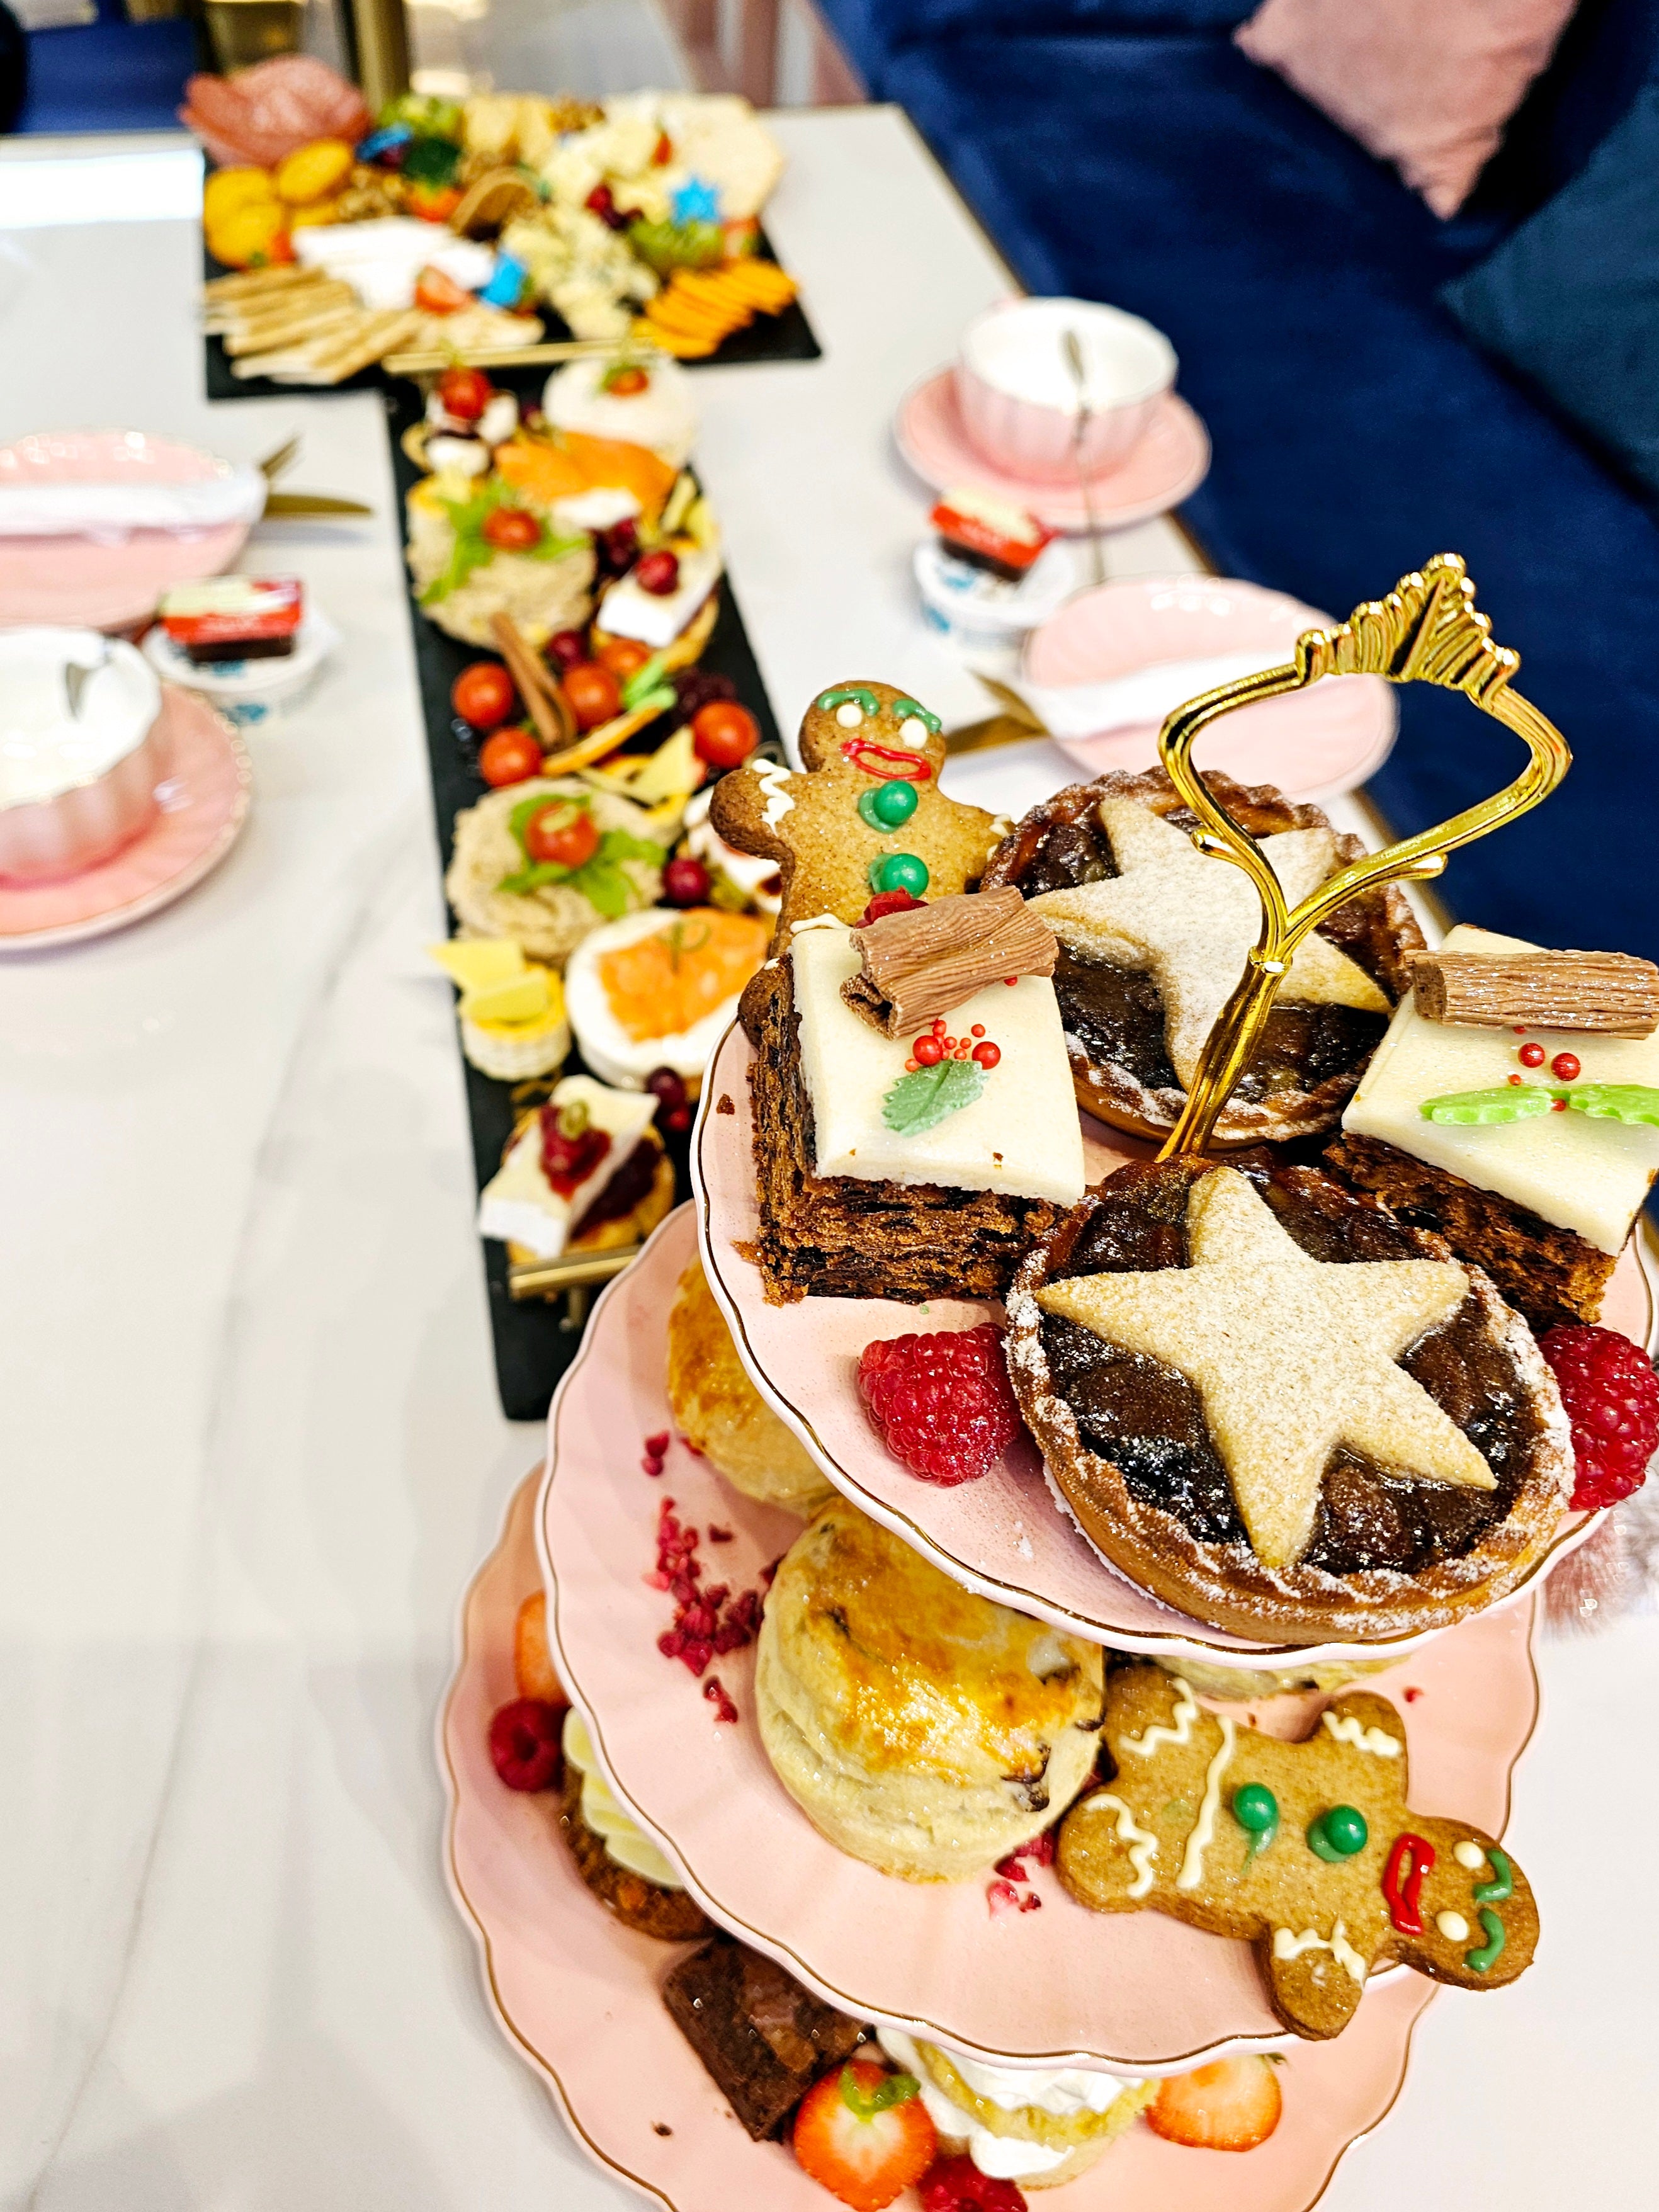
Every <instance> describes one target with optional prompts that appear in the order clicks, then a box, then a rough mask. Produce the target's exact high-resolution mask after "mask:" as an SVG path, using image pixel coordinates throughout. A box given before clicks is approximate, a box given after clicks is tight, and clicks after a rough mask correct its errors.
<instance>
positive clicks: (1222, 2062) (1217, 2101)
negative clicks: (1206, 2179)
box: [1146, 2057, 1284, 2150]
mask: <svg viewBox="0 0 1659 2212" xmlns="http://www.w3.org/2000/svg"><path fill="white" fill-rule="evenodd" d="M1283 2105H1284V2100H1283V2099H1282V2098H1281V2097H1280V2095H1279V2074H1278V2069H1276V2068H1275V2067H1274V2065H1273V2062H1272V2060H1271V2059H1267V2058H1259V2057H1249V2058H1223V2059H1219V2060H1218V2061H1217V2063H1215V2064H1214V2065H1213V2066H1200V2067H1198V2068H1197V2069H1195V2070H1194V2072H1192V2073H1191V2074H1175V2075H1170V2078H1169V2080H1168V2081H1165V2082H1164V2086H1163V2087H1162V2088H1160V2089H1159V2091H1158V2095H1157V2098H1156V2099H1155V2100H1154V2101H1153V2102H1152V2104H1151V2105H1149V2106H1147V2108H1146V2119H1147V2124H1148V2125H1149V2126H1150V2127H1151V2129H1152V2132H1153V2134H1154V2135H1159V2136H1163V2137H1164V2141H1165V2142H1178V2143H1186V2144H1187V2145H1188V2146H1189V2148H1192V2149H1194V2150H1254V2149H1255V2147H1256V2145H1257V2144H1258V2143H1261V2142H1267V2138H1268V2136H1270V2135H1271V2134H1272V2133H1273V2130H1274V2129H1275V2128H1276V2127H1277V2126H1278V2125H1279V2112H1281V2110H1282V2109H1283Z"/></svg>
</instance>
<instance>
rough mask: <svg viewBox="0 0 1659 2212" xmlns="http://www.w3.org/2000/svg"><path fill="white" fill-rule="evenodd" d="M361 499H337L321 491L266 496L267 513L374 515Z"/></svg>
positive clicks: (276, 492) (267, 494)
mask: <svg viewBox="0 0 1659 2212" xmlns="http://www.w3.org/2000/svg"><path fill="white" fill-rule="evenodd" d="M265 513H267V514H276V515H295V514H373V513H374V508H373V507H365V506H364V505H363V502H362V500H360V499H335V498H333V497H331V495H330V494H328V493H327V492H321V491H272V492H267V493H266V495H265Z"/></svg>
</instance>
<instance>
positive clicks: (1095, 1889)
mask: <svg viewBox="0 0 1659 2212" xmlns="http://www.w3.org/2000/svg"><path fill="white" fill-rule="evenodd" d="M1102 1737H1103V1741H1104V1743H1105V1745H1106V1748H1107V1750H1108V1751H1109V1753H1110V1754H1111V1757H1112V1759H1113V1761H1114V1762H1115V1766H1116V1772H1115V1775H1114V1777H1113V1778H1112V1780H1111V1781H1110V1782H1109V1783H1108V1784H1107V1785H1106V1787H1105V1788H1104V1789H1103V1790H1097V1791H1096V1792H1095V1794H1094V1795H1093V1796H1089V1797H1085V1798H1083V1799H1081V1800H1080V1801H1079V1803H1078V1804H1076V1805H1075V1806H1073V1808H1072V1811H1071V1812H1070V1813H1069V1814H1067V1816H1066V1820H1065V1823H1064V1825H1063V1826H1062V1827H1061V1829H1060V1850H1059V1858H1058V1865H1059V1869H1060V1879H1061V1881H1063V1882H1064V1883H1065V1884H1066V1887H1067V1889H1069V1890H1070V1891H1071V1893H1072V1894H1073V1896H1074V1897H1075V1898H1077V1899H1079V1900H1080V1901H1081V1902H1082V1903H1083V1904H1085V1905H1091V1906H1092V1907H1093V1908H1094V1909H1095V1910H1096V1911H1100V1912H1128V1911H1134V1910H1135V1909H1136V1908H1137V1907H1139V1906H1141V1905H1146V1906H1148V1907H1150V1908H1151V1909H1152V1911H1158V1912H1168V1913H1170V1914H1172V1915H1173V1916H1174V1917H1175V1918H1176V1919H1177V1920H1185V1921H1187V1922H1188V1923H1190V1924H1191V1925H1192V1926H1193V1927H1194V1928H1202V1929H1207V1930H1208V1931H1209V1932H1210V1933H1211V1934H1212V1935H1215V1936H1243V1937H1244V1938H1245V1939H1246V1940H1248V1941H1249V1942H1253V1943H1254V1944H1255V1946H1256V1949H1257V1953H1258V1954H1259V1956H1260V1958H1261V1966H1262V1972H1263V1973H1264V1975H1265V1976H1266V1978H1267V1992H1268V1996H1270V1998H1271V1999H1272V2002H1273V2008H1274V2010H1275V2011H1276V2012H1277V2013H1278V2014H1279V2018H1280V2019H1281V2020H1282V2021H1284V2022H1285V2026H1286V2027H1291V2028H1293V2029H1294V2030H1295V2031H1296V2033H1297V2034H1298V2035H1305V2036H1310V2037H1324V2036H1331V2035H1336V2034H1339V2033H1340V2032H1341V2030H1342V2029H1343V2028H1344V2027H1346V2026H1347V2024H1348V2021H1350V2020H1351V2019H1352V2017H1353V2013H1354V2008H1355V2007H1356V2006H1357V2005H1358V2002H1359V1999H1360V1995H1361V1992H1362V1991H1363V1990H1364V1985H1365V1982H1366V1978H1367V1977H1368V1976H1369V1975H1370V1974H1371V1973H1373V1972H1375V1971H1376V1968H1377V1967H1378V1966H1383V1965H1384V1964H1387V1963H1389V1962H1391V1961H1393V1960H1401V1961H1403V1962H1404V1964H1406V1965H1407V1966H1415V1967H1416V1968H1417V1970H1418V1971H1419V1973H1425V1974H1431V1975H1432V1976H1433V1977H1434V1978H1435V1979H1436V1980H1437V1981H1441V1982H1454V1983H1455V1984H1457V1985H1458V1987H1459V1988H1461V1989H1470V1990H1483V1989H1497V1988H1499V1987H1500V1986H1501V1985H1502V1984H1504V1983H1505V1982H1512V1981H1513V1980H1514V1979H1515V1978H1516V1975H1517V1974H1520V1973H1522V1972H1524V1971H1525V1969H1526V1968H1527V1967H1528V1966H1530V1965H1531V1963H1532V1955H1533V1952H1534V1948H1535V1947H1536V1945H1537V1942H1538V1911H1537V1907H1536V1905H1534V1901H1533V1894H1532V1891H1531V1888H1530V1887H1529V1886H1528V1882H1527V1879H1526V1877H1525V1875H1523V1874H1522V1871H1521V1869H1520V1868H1519V1867H1517V1866H1516V1864H1515V1863H1514V1861H1513V1860H1512V1859H1510V1857H1509V1856H1508V1854H1507V1853H1506V1852H1504V1850H1500V1849H1499V1847H1498V1844H1495V1843H1494V1842H1493V1841H1492V1838H1490V1837H1489V1836H1486V1835H1483V1834H1482V1833H1481V1832H1480V1830H1479V1829H1478V1828H1474V1827H1471V1826H1469V1824H1468V1821H1466V1820H1435V1819H1430V1818H1427V1817H1425V1815H1422V1814H1416V1813H1413V1812H1411V1811H1409V1810H1408V1809H1407V1804H1406V1789H1407V1756H1406V1731H1405V1727H1404V1724H1403V1723H1402V1722H1401V1717H1400V1715H1399V1714H1398V1713H1397V1712H1396V1711H1395V1708H1394V1707H1393V1706H1392V1705H1390V1704H1389V1701H1388V1699H1386V1698H1379V1697H1377V1696H1376V1695H1374V1694H1373V1693H1372V1692H1370V1691H1353V1692H1345V1693H1344V1694H1343V1695H1342V1696H1340V1697H1339V1698H1337V1699H1334V1702H1333V1703H1332V1704H1331V1705H1328V1706H1327V1707H1326V1709H1325V1711H1323V1712H1322V1714H1321V1715H1320V1717H1319V1720H1318V1723H1317V1724H1316V1727H1315V1729H1314V1731H1313V1733H1312V1735H1310V1736H1308V1737H1307V1738H1306V1739H1305V1740H1304V1741H1302V1742H1300V1743H1285V1742H1284V1741H1281V1740H1280V1739H1279V1738H1278V1737H1277V1736H1270V1735H1263V1734H1262V1733H1261V1731H1260V1730H1259V1729H1252V1728H1247V1727H1245V1726H1244V1725H1243V1723H1241V1722H1239V1721H1237V1720H1235V1719H1233V1718H1232V1717H1230V1716H1229V1715H1227V1714H1225V1713H1213V1712H1209V1711H1206V1710H1205V1708H1204V1707H1202V1706H1201V1705H1200V1704H1199V1702H1198V1700H1197V1699H1196V1698H1195V1697H1194V1694H1193V1692H1192V1691H1191V1689H1190V1688H1189V1687H1188V1685H1187V1683H1186V1682H1184V1681H1183V1680H1181V1678H1180V1677H1179V1676H1178V1675H1172V1674H1165V1673H1164V1671H1163V1670H1162V1669H1161V1668H1157V1667H1152V1666H1131V1667H1125V1668H1120V1669H1118V1670H1117V1671H1116V1672H1115V1673H1114V1674H1112V1676H1111V1677H1110V1679H1109V1682H1108V1684H1107V1690H1106V1718H1105V1722H1104V1724H1103V1729H1102Z"/></svg>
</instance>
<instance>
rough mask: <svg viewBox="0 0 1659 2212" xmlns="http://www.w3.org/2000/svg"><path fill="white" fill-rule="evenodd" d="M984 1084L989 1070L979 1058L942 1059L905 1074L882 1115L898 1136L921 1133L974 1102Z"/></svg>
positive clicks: (886, 1100) (885, 1102)
mask: <svg viewBox="0 0 1659 2212" xmlns="http://www.w3.org/2000/svg"><path fill="white" fill-rule="evenodd" d="M984 1088H985V1070H984V1069H983V1068H982V1067H981V1066H980V1064H979V1062H978V1061H977V1060H940V1061H939V1062H938V1064H937V1065H936V1066H933V1067H919V1068H917V1069H916V1070H915V1073H912V1074H909V1075H901V1076H900V1078H899V1079H898V1081H897V1082H896V1084H895V1085H893V1087H892V1089H891V1090H890V1091H888V1093H887V1094H886V1096H885V1097H884V1098H883V1100H882V1102H881V1118H882V1120H883V1121H885V1122H886V1124H887V1126H888V1127H889V1128H890V1129H891V1130H892V1131H893V1133H894V1134H895V1135H896V1136H900V1137H919V1136H921V1133H922V1132H923V1130H924V1129H933V1128H936V1127H938V1125H939V1123H940V1122H941V1121H944V1120H945V1117H946V1116H947V1115H951V1114H959V1113H960V1112H961V1111H962V1109H963V1107H964V1106H971V1105H972V1104H973V1103H974V1101H975V1098H977V1097H979V1094H980V1092H981V1091H983V1090H984Z"/></svg>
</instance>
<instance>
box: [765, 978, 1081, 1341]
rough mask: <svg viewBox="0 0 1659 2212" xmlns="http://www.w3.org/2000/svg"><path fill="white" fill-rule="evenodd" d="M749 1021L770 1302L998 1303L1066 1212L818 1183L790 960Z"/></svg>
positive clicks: (852, 1180) (970, 1196)
mask: <svg viewBox="0 0 1659 2212" xmlns="http://www.w3.org/2000/svg"><path fill="white" fill-rule="evenodd" d="M744 1024H745V1026H746V1027H747V1028H748V1030H749V1033H750V1037H751V1039H752V1041H753V1042H754V1046H755V1060H754V1065H753V1066H752V1067H751V1068H750V1075H749V1082H750V1091H751V1093H752V1096H753V1100H754V1109H755V1171H756V1179H757V1184H758V1186H759V1199H760V1218H761V1231H760V1238H759V1243H758V1248H757V1253H756V1257H757V1261H758V1263H759V1266H760V1269H761V1273H762V1274H763V1277H764V1278H765V1282H766V1295H767V1297H768V1298H769V1300H770V1301H771V1302H772V1303H773V1304H775V1305H782V1304H788V1303H789V1302H790V1301H792V1300H793V1299H795V1298H800V1297H805V1296H806V1294H807V1292H808V1291H816V1292H817V1294H818V1295H819V1296H820V1297H844V1298H896V1299H899V1300H901V1301H902V1302H903V1303H906V1304H920V1303H921V1302H922V1301H924V1300H926V1299H928V1298H948V1297H956V1298H995V1297H1001V1295H1002V1293H1003V1291H1005V1290H1006V1288H1007V1286H1008V1283H1009V1281H1010V1279H1011V1278H1012V1274H1013V1272H1014V1269H1015V1268H1016V1267H1018V1264H1019V1262H1020V1261H1021V1260H1022V1259H1023V1258H1024V1255H1025V1254H1026V1253H1027V1252H1028V1251H1029V1250H1030V1248H1031V1246H1032V1245H1033V1244H1034V1243H1036V1240H1037V1238H1038V1237H1043V1236H1046V1235H1047V1234H1048V1231H1049V1230H1050V1229H1051V1228H1053V1226H1054V1224H1055V1223H1056V1222H1057V1221H1058V1220H1059V1219H1060V1214H1061V1212H1062V1211H1063V1209H1062V1208H1060V1207H1059V1206H1051V1205H1049V1204H1048V1202H1047V1201H1046V1200H1042V1199H1023V1198H1006V1197H1004V1196H1003V1195H1001V1194H1000V1193H999V1192H996V1191H981V1190H955V1189H950V1188H945V1187H942V1186H941V1185H939V1184H937V1183H899V1182H864V1181H862V1180H861V1179H860V1177H858V1176H817V1175H814V1173H813V1172H812V1164H813V1161H814V1159H815V1158H816V1146H815V1144H814V1140H813V1131H812V1103H811V1099H810V1098H809V1097H807V1095H806V1085H805V1080H804V1079H803V1078H802V1075H801V1066H800V1036H799V1022H798V1019H797V1017H796V1013H795V1006H794V991H793V981H792V979H791V975H790V971H789V967H788V963H787V961H780V962H779V963H778V964H777V966H776V967H775V968H770V969H762V970H761V972H760V974H759V975H757V977H756V978H755V981H754V982H753V983H751V984H750V986H749V988H748V990H747V992H746V993H745V994H744Z"/></svg>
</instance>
